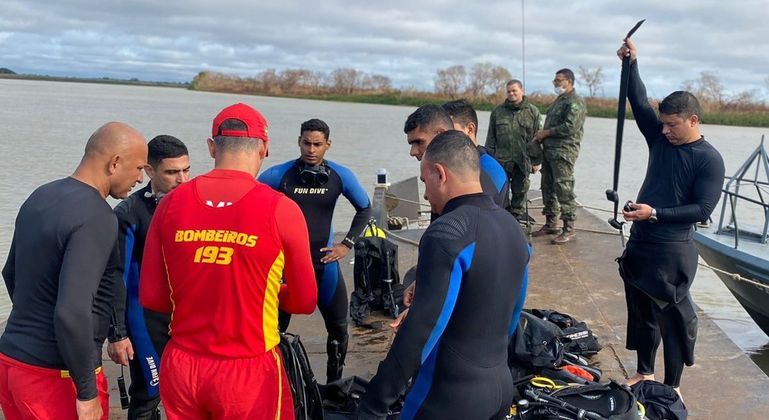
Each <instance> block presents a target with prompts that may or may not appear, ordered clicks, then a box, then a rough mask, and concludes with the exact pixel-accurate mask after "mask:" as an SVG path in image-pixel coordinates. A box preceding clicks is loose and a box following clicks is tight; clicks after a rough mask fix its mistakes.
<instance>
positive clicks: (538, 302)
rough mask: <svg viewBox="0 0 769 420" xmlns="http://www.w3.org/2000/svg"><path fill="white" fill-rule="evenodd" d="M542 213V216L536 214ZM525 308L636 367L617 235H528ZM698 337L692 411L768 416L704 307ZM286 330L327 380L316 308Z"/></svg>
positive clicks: (370, 363) (584, 220)
mask: <svg viewBox="0 0 769 420" xmlns="http://www.w3.org/2000/svg"><path fill="white" fill-rule="evenodd" d="M540 217H541V216H540ZM577 227H578V228H581V229H587V230H594V231H602V232H609V233H611V232H612V230H611V228H609V227H608V225H607V223H606V222H605V221H604V220H602V219H599V218H598V217H596V216H594V215H592V214H590V213H588V212H586V211H584V210H580V213H579V215H578V220H577ZM532 244H533V246H534V255H533V259H532V261H531V274H530V280H529V295H528V298H527V301H526V307H528V308H551V309H555V310H558V311H562V312H566V313H570V314H572V315H574V316H575V317H577V318H580V319H583V320H585V321H587V323H588V325H589V326H590V327H591V328H592V329H593V331H594V332H595V333H596V334H597V335H598V337H599V339H600V342H601V344H602V345H603V350H602V351H601V352H600V353H599V354H598V355H596V356H595V357H594V358H593V359H592V361H593V362H594V363H595V364H596V365H597V366H599V367H600V368H601V369H602V370H603V372H604V380H608V379H616V380H623V379H624V378H626V377H627V376H628V375H629V374H632V373H633V372H634V371H635V365H636V362H635V352H631V351H628V350H626V349H625V346H624V337H625V322H626V312H625V311H626V309H625V298H624V291H623V286H622V282H621V280H620V279H619V276H618V274H617V264H616V263H615V262H614V258H615V257H617V256H618V255H620V253H621V244H620V240H619V237H618V236H616V235H606V234H599V233H593V232H587V231H578V233H577V240H576V241H575V242H573V243H569V244H567V245H563V246H557V245H551V244H550V238H549V237H547V238H533V241H532ZM398 245H399V263H400V267H401V275H403V273H405V271H406V270H407V269H408V268H409V267H411V266H413V265H414V264H415V263H416V257H417V255H416V247H414V246H413V245H409V244H406V243H398ZM351 258H352V252H351V253H350V254H349V255H348V257H347V259H346V260H345V261H343V262H342V270H343V273H344V277H345V282H346V284H347V288H348V292H350V291H352V290H353V289H352V283H353V276H352V267H353V266H352V265H350V260H351ZM698 316H699V337H698V341H697V346H696V350H695V354H696V359H697V363H696V365H695V366H693V367H689V368H686V369H685V371H684V376H683V382H682V385H681V389H682V392H683V394H684V398H685V401H686V405H687V407H688V408H689V413H690V416H691V418H696V419H766V418H769V414H767V413H769V399H767V398H765V395H764V390H769V377H767V376H766V375H765V374H764V373H763V372H762V371H761V370H760V369H759V368H758V367H757V366H756V365H755V364H753V362H752V361H751V360H750V359H749V358H748V357H747V356H746V355H745V354H744V353H743V352H742V351H741V350H740V349H739V348H738V347H737V346H736V345H735V344H734V343H733V342H732V341H731V340H729V338H728V337H727V336H726V335H725V334H724V333H723V332H722V331H721V330H720V329H719V328H718V327H717V326H716V324H715V323H714V322H713V321H712V320H711V319H710V318H709V317H708V316H707V315H705V314H704V313H702V312H701V311H700V312H698ZM388 323H389V319H388V318H384V317H374V318H372V321H371V324H370V325H369V326H368V327H365V328H364V327H351V328H350V335H351V338H350V349H349V353H348V355H347V365H346V367H345V376H347V375H359V376H362V377H366V378H370V377H371V376H372V375H373V374H374V373H375V372H376V369H377V364H378V362H379V361H380V360H382V359H383V358H384V356H385V354H386V351H387V348H388V346H389V343H390V340H391V338H392V336H391V333H390V332H389V329H388V327H387V324H388ZM289 330H290V331H291V332H294V333H297V334H299V335H300V336H301V338H302V341H303V343H304V345H305V346H306V347H307V350H308V352H309V353H310V358H311V363H312V366H313V369H314V372H315V375H316V377H317V378H318V380H319V381H321V382H323V381H325V372H326V369H325V362H326V355H325V349H326V346H325V342H326V336H325V330H324V327H323V321H322V319H321V317H320V314H319V313H318V312H317V311H316V313H315V314H314V315H312V316H309V317H301V316H296V317H294V318H293V320H292V323H291V327H290V328H289ZM658 353H659V358H658V361H657V368H658V379H661V378H662V377H663V374H664V372H663V366H664V365H663V362H662V351H661V350H660V351H659V352H658ZM104 365H105V367H106V368H107V369H106V370H107V374H108V377H109V378H110V384H111V391H110V392H111V398H112V413H111V416H110V418H114V419H119V418H125V412H124V411H121V410H120V408H119V399H118V393H117V386H116V382H115V377H116V376H117V373H116V369H115V365H114V364H113V363H112V362H111V361H109V360H108V359H107V358H106V353H105V363H104Z"/></svg>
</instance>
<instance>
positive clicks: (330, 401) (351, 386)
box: [320, 376, 403, 420]
mask: <svg viewBox="0 0 769 420" xmlns="http://www.w3.org/2000/svg"><path fill="white" fill-rule="evenodd" d="M367 386H368V381H367V380H365V379H363V378H361V377H359V376H349V377H347V378H342V379H338V380H336V381H334V382H330V383H328V384H326V385H321V386H320V394H321V397H322V398H323V415H324V418H325V420H349V419H354V418H355V410H357V408H358V404H359V403H360V399H361V397H362V396H363V394H365V393H366V387H367ZM402 408H403V398H399V399H398V401H396V402H395V404H393V405H392V406H391V407H390V414H388V416H387V420H398V419H400V412H401V409H402Z"/></svg>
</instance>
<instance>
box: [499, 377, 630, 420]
mask: <svg viewBox="0 0 769 420" xmlns="http://www.w3.org/2000/svg"><path fill="white" fill-rule="evenodd" d="M532 383H534V382H532ZM523 397H524V399H521V400H518V402H517V403H516V405H515V406H514V411H515V412H516V415H515V417H513V418H515V419H526V420H551V419H605V420H640V419H641V415H640V413H639V407H638V404H637V403H636V398H635V396H634V395H633V393H632V392H631V391H630V388H628V387H627V386H624V385H620V384H618V383H616V382H613V381H612V382H609V383H608V384H590V385H576V386H565V387H559V388H557V389H554V390H553V389H543V388H537V387H535V386H531V385H527V386H526V387H525V389H524V391H523Z"/></svg>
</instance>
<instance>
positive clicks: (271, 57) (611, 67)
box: [0, 0, 769, 98]
mask: <svg viewBox="0 0 769 420" xmlns="http://www.w3.org/2000/svg"><path fill="white" fill-rule="evenodd" d="M629 3H631V2H626V1H618V0H591V1H572V2H565V1H555V0H538V1H532V0H529V1H527V2H526V4H525V8H524V10H525V13H524V19H523V23H524V24H525V52H526V54H525V58H526V60H525V63H526V66H525V67H526V74H525V81H526V83H527V88H528V91H529V92H531V91H546V92H550V90H551V85H550V81H551V80H552V77H553V73H554V72H555V70H557V69H559V68H561V67H571V68H572V69H574V70H575V71H576V70H577V68H578V67H579V66H580V65H581V66H585V67H587V68H597V67H602V68H603V69H604V74H605V83H604V93H605V95H607V96H615V95H616V90H617V86H618V83H617V79H618V77H619V60H617V59H616V58H615V57H614V56H613V54H614V52H615V51H616V49H617V48H618V47H619V45H620V42H621V40H622V37H623V34H624V33H626V32H627V31H628V29H630V27H632V25H633V24H634V23H635V22H636V21H637V20H639V19H641V18H646V19H647V22H646V23H645V24H644V26H643V27H642V28H641V29H640V30H639V32H638V33H637V34H636V35H635V36H634V40H635V41H636V45H637V46H638V49H639V57H640V59H639V63H640V65H641V72H642V73H641V74H642V76H643V77H644V79H645V81H646V84H647V87H648V88H649V93H650V95H651V96H654V97H662V96H664V95H666V94H667V93H669V92H670V91H672V90H676V89H678V88H680V87H681V84H682V82H683V81H685V80H687V79H696V78H698V77H699V76H700V73H701V72H704V71H707V72H712V73H714V74H716V75H717V76H718V77H719V78H720V80H721V82H722V84H723V85H724V87H725V88H726V89H727V90H729V91H730V92H731V93H736V92H738V91H743V90H757V91H758V92H760V95H761V97H763V98H769V95H767V94H768V93H769V84H767V82H766V79H767V77H769V47H768V46H767V41H769V2H767V0H735V1H729V0H719V1H716V0H673V1H671V0H651V1H646V0H642V1H635V2H632V4H629ZM521 25H522V19H521V0H510V1H506V2H501V1H472V0H464V1H454V0H410V1H403V0H389V1H386V2H384V1H373V2H363V1H351V0H348V1H339V0H333V1H307V0H293V1H292V0H288V1H285V0H284V1H275V0H215V1H212V0H185V1H178V0H130V1H129V0H2V1H0V67H8V68H10V69H12V70H14V71H16V72H18V73H35V74H49V75H63V76H88V77H103V76H107V77H115V78H134V77H136V78H139V79H143V80H163V81H182V82H184V81H190V80H191V79H192V78H193V77H194V76H195V74H197V73H198V72H199V71H202V70H214V71H220V72H225V73H232V74H238V75H241V76H250V75H253V74H255V73H257V72H259V71H261V70H264V69H268V68H275V69H277V70H282V69H287V68H305V69H310V70H314V71H324V72H328V71H330V70H333V69H335V68H338V67H352V68H355V69H358V70H361V71H365V72H367V73H376V74H381V75H385V76H388V77H390V78H391V79H392V81H393V85H394V86H396V87H416V88H418V89H423V90H431V89H432V87H433V79H434V77H435V72H436V70H438V69H440V68H445V67H448V66H452V65H456V64H463V65H465V66H466V67H471V66H472V65H473V64H474V63H477V62H491V63H494V64H498V65H501V66H504V67H506V68H507V69H508V70H510V72H511V73H512V74H513V75H514V76H515V77H518V78H523V74H522V70H523V66H522V48H521V45H522V43H521V32H522V31H521V29H522V27H521ZM578 88H579V86H578ZM582 90H583V91H584V90H585V89H582Z"/></svg>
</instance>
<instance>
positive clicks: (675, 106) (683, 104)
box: [659, 90, 702, 119]
mask: <svg viewBox="0 0 769 420" xmlns="http://www.w3.org/2000/svg"><path fill="white" fill-rule="evenodd" d="M659 110H660V114H665V115H680V116H681V117H682V118H689V117H691V116H692V115H696V116H697V117H699V118H700V119H702V107H701V106H700V101H698V100H697V97H696V96H694V95H692V94H691V93H689V92H686V91H684V90H678V91H675V92H673V93H671V94H670V95H668V96H666V97H665V99H663V100H662V102H660V105H659Z"/></svg>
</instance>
